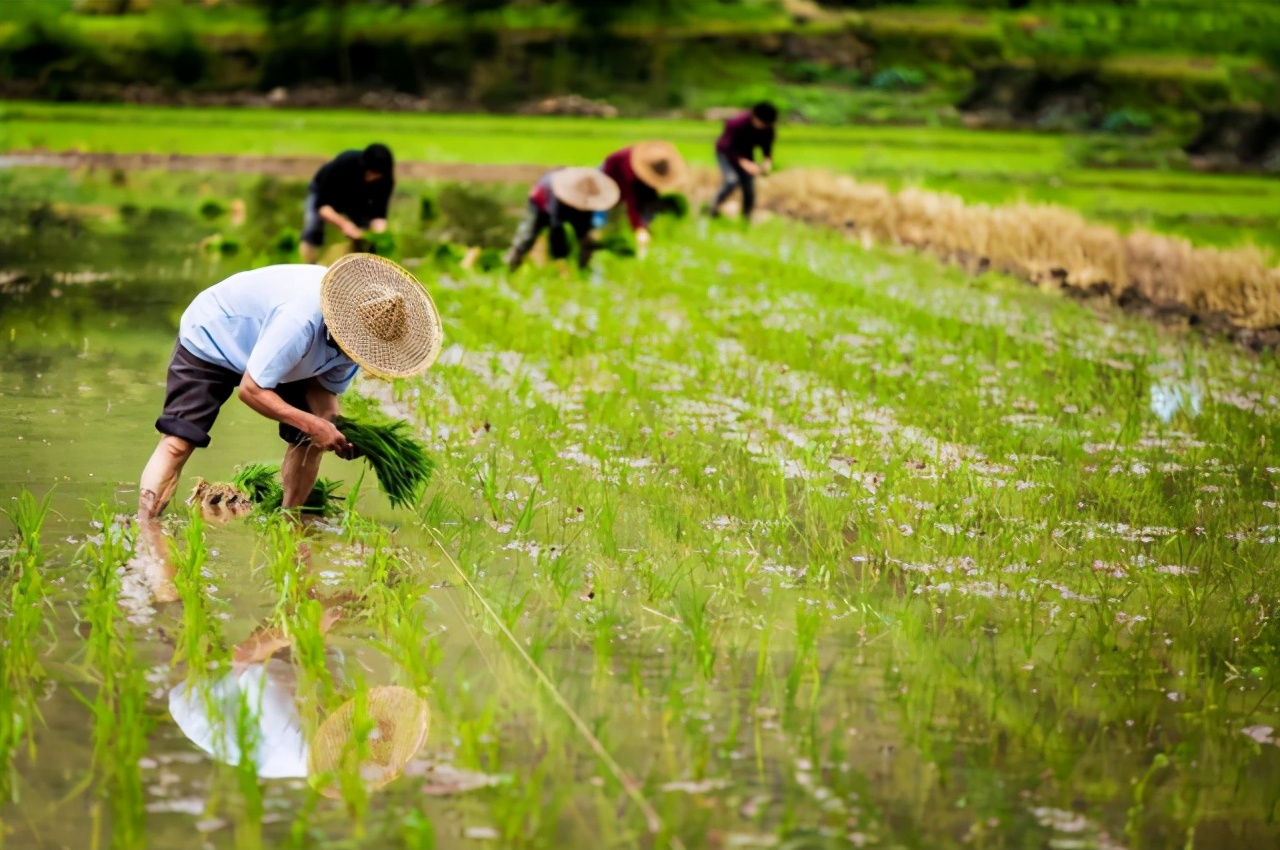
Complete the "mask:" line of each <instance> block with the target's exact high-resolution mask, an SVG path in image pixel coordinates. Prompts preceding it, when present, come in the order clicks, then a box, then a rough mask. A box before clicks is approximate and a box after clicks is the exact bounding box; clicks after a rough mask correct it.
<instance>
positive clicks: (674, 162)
mask: <svg viewBox="0 0 1280 850" xmlns="http://www.w3.org/2000/svg"><path fill="white" fill-rule="evenodd" d="M600 170H601V171H603V172H604V173H605V174H607V175H608V176H610V177H612V178H613V181H614V182H615V183H617V184H618V188H619V189H620V190H621V192H622V204H623V206H624V207H625V208H626V211H627V221H628V222H630V224H631V230H632V231H633V232H634V233H635V235H636V246H637V248H638V249H639V253H640V256H642V257H643V256H644V254H645V252H646V250H647V249H648V247H649V224H650V223H651V222H652V221H653V218H654V216H656V215H657V214H658V213H659V212H661V211H662V209H663V208H664V204H663V200H662V196H663V195H665V194H667V193H669V192H673V191H675V190H676V189H678V188H680V186H681V185H682V184H683V183H684V181H685V179H686V178H687V177H688V174H689V166H688V165H686V164H685V161H684V157H682V156H681V155H680V151H678V150H676V146H675V145H673V144H671V143H670V142H637V143H636V144H634V145H632V146H631V147H629V148H623V149H622V150H620V151H615V152H614V153H611V154H609V156H607V157H606V158H605V161H604V164H603V165H601V166H600Z"/></svg>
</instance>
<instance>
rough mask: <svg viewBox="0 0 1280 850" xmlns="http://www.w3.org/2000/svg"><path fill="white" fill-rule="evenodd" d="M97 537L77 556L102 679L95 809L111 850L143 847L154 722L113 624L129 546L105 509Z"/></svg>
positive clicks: (139, 673)
mask: <svg viewBox="0 0 1280 850" xmlns="http://www.w3.org/2000/svg"><path fill="white" fill-rule="evenodd" d="M98 524H99V525H100V526H101V528H102V534H101V535H100V536H99V538H98V540H97V541H96V542H94V541H91V542H90V543H89V544H87V545H86V546H85V547H84V549H83V550H82V555H83V556H84V558H85V560H87V562H88V568H89V580H88V586H87V588H86V592H85V597H84V613H83V617H84V621H85V622H86V623H87V624H88V626H89V634H88V645H87V647H86V653H85V661H86V663H87V664H88V665H89V666H90V667H91V668H92V669H93V670H94V672H95V673H96V674H97V676H98V678H99V683H98V688H97V694H96V696H95V698H94V699H93V701H92V702H90V701H88V700H87V699H85V700H84V701H85V702H86V704H88V705H89V707H90V709H91V712H92V715H93V718H94V723H93V761H94V768H95V770H96V772H97V774H98V797H99V800H100V802H99V804H98V805H108V806H109V807H110V809H111V831H112V838H111V846H113V847H122V848H129V847H135V846H141V845H143V844H145V842H146V836H145V795H144V792H143V783H142V774H141V771H140V769H139V766H138V764H139V760H140V759H141V758H142V757H143V755H145V754H146V751H147V737H148V734H149V732H150V730H151V728H152V726H153V719H152V718H151V716H150V714H149V713H148V711H147V699H148V693H147V689H148V686H147V682H146V678H145V676H144V675H143V668H142V666H141V665H140V664H139V660H138V658H137V654H136V651H135V647H134V641H133V636H132V634H131V630H130V628H129V625H128V624H127V623H120V622H119V620H118V611H119V609H118V605H117V603H118V600H119V596H120V569H121V568H122V567H123V566H124V563H125V560H126V558H127V557H128V552H129V549H130V548H131V546H130V541H128V540H127V539H126V537H125V535H124V534H123V533H121V532H120V530H119V529H117V527H116V526H115V524H114V519H113V517H112V514H111V512H110V510H109V509H108V508H102V509H100V510H99V511H98Z"/></svg>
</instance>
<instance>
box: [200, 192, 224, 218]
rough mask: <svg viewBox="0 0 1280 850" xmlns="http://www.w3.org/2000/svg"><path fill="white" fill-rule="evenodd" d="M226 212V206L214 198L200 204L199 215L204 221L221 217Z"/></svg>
mask: <svg viewBox="0 0 1280 850" xmlns="http://www.w3.org/2000/svg"><path fill="white" fill-rule="evenodd" d="M226 214H227V208H226V206H224V205H223V203H222V202H221V201H219V200H217V199H216V198H209V199H208V200H206V201H204V202H203V203H201V204H200V217H201V218H203V219H205V220H206V221H213V220H214V219H218V218H222V217H223V216H224V215H226Z"/></svg>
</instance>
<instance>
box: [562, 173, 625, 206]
mask: <svg viewBox="0 0 1280 850" xmlns="http://www.w3.org/2000/svg"><path fill="white" fill-rule="evenodd" d="M551 192H552V194H554V195H555V196H556V198H557V199H558V200H559V201H560V202H561V203H565V204H568V205H569V206H571V207H573V208H574V209H576V210H590V211H591V212H603V211H605V210H611V209H613V207H614V205H615V204H617V203H618V199H619V198H621V197H622V190H621V189H619V188H618V184H617V183H614V182H613V178H612V177H610V176H609V175H607V174H605V173H604V172H603V171H601V170H600V169H598V168H578V167H574V168H561V169H560V170H559V171H556V172H554V173H553V174H552V175H551Z"/></svg>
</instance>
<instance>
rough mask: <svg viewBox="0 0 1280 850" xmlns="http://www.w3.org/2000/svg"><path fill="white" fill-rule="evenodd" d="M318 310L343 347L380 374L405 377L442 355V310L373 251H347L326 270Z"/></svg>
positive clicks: (409, 278)
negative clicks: (355, 252) (365, 252)
mask: <svg viewBox="0 0 1280 850" xmlns="http://www.w3.org/2000/svg"><path fill="white" fill-rule="evenodd" d="M320 310H321V312H323V313H324V321H325V324H326V325H328V326H329V333H330V334H332V336H333V338H334V339H335V340H337V342H338V345H340V346H341V347H342V350H343V351H344V352H346V354H347V355H348V356H349V357H350V358H351V359H352V360H354V361H356V362H357V363H359V364H360V365H361V366H362V367H363V368H364V369H365V370H366V371H368V372H369V373H371V374H373V375H376V376H378V377H380V378H406V377H408V376H410V375H416V374H418V373H419V372H422V371H424V370H425V369H426V368H427V367H429V366H430V365H431V364H432V363H434V362H435V360H436V358H437V357H438V356H440V343H441V340H442V339H443V336H444V332H443V330H442V329H441V327H440V313H439V312H437V310H436V305H435V303H434V302H432V300H431V296H430V295H428V294H427V290H426V289H425V288H423V286H422V284H420V283H418V281H417V280H415V279H414V277H413V275H411V274H409V273H408V272H407V271H405V270H404V269H402V268H400V266H398V265H396V264H395V263H393V262H392V261H391V260H388V259H386V258H385V257H378V256H375V255H373V254H348V255H347V256H345V257H342V258H341V259H339V260H338V261H337V262H335V263H334V264H333V265H331V266H329V270H328V271H327V272H325V276H324V280H322V281H321V283H320Z"/></svg>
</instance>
